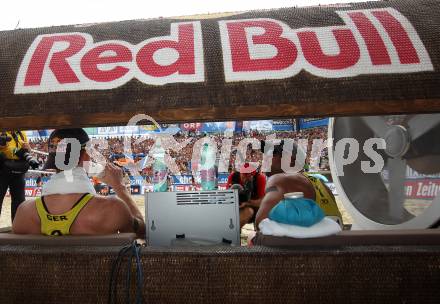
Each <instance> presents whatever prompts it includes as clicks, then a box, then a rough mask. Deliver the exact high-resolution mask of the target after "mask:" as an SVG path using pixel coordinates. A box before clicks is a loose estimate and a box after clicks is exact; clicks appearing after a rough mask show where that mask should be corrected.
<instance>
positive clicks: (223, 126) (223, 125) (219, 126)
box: [201, 121, 235, 133]
mask: <svg viewBox="0 0 440 304" xmlns="http://www.w3.org/2000/svg"><path fill="white" fill-rule="evenodd" d="M227 130H231V131H234V130H235V122H234V121H223V122H205V123H203V124H202V128H201V131H203V132H208V133H223V132H225V131H227Z"/></svg>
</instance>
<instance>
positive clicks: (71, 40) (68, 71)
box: [24, 34, 86, 86]
mask: <svg viewBox="0 0 440 304" xmlns="http://www.w3.org/2000/svg"><path fill="white" fill-rule="evenodd" d="M62 42H66V43H68V47H67V48H65V49H64V50H61V51H60V50H56V47H55V46H56V44H58V43H62ZM85 44H86V39H85V38H84V37H82V36H81V35H78V34H70V35H69V34H65V35H57V36H46V37H43V38H41V40H40V42H39V43H38V45H37V47H36V48H35V51H34V53H33V54H32V58H31V60H30V62H29V66H28V69H27V72H26V76H25V81H24V86H38V85H40V84H41V79H42V78H43V74H44V70H45V68H46V64H47V61H48V60H50V62H49V68H50V70H51V71H52V73H53V74H54V76H55V78H56V79H57V80H58V82H59V83H61V84H64V83H76V82H79V79H78V77H77V76H76V74H75V72H74V71H73V70H72V68H71V66H70V64H69V62H67V58H69V57H72V56H73V55H75V54H76V53H78V52H79V51H80V50H81V49H82V48H83V47H84V45H85ZM51 54H52V56H51Z"/></svg>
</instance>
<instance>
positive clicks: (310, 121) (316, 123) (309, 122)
mask: <svg viewBox="0 0 440 304" xmlns="http://www.w3.org/2000/svg"><path fill="white" fill-rule="evenodd" d="M328 121H329V119H328V118H301V119H300V120H299V128H300V129H309V128H315V127H322V126H327V125H328Z"/></svg>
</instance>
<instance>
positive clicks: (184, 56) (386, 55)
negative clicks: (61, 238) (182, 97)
mask: <svg viewBox="0 0 440 304" xmlns="http://www.w3.org/2000/svg"><path fill="white" fill-rule="evenodd" d="M336 13H337V14H338V15H339V17H340V18H341V20H342V22H341V24H340V25H332V26H326V27H311V28H298V29H293V28H291V27H289V26H288V25H287V24H285V23H283V22H281V21H279V20H275V19H270V18H266V19H261V18H259V19H242V20H221V21H219V22H218V25H219V30H220V39H221V47H222V53H223V62H221V60H219V64H223V71H224V79H225V81H226V82H235V81H253V80H263V79H283V78H290V77H294V76H295V75H297V74H298V73H300V72H301V71H306V72H308V73H310V74H312V75H315V76H317V77H323V78H340V77H355V76H358V75H364V74H388V73H413V72H420V71H432V70H433V66H432V63H431V60H430V58H429V55H428V53H427V51H426V48H425V46H424V45H423V43H422V41H421V39H420V37H419V35H418V34H417V32H416V31H415V29H414V27H413V26H412V25H411V23H410V22H409V21H408V19H407V18H406V17H405V16H403V15H402V14H401V13H400V12H398V11H397V10H395V9H392V8H385V9H365V10H347V11H344V10H341V11H337V12H336ZM202 41H203V37H202V26H201V23H200V21H194V22H182V23H172V24H171V25H170V35H168V36H161V37H155V38H150V39H147V40H144V41H142V42H140V43H139V44H136V45H133V44H131V43H128V42H126V41H121V40H111V41H101V42H94V41H93V37H92V36H91V35H90V34H87V33H79V32H78V33H59V34H49V35H40V36H38V37H36V38H35V40H34V42H33V43H32V45H31V46H30V48H29V49H28V51H27V53H26V55H25V57H24V59H23V61H22V64H21V66H20V69H19V72H18V75H17V80H16V84H15V94H26V93H45V92H54V91H75V90H104V89H112V88H116V87H119V86H121V85H123V84H125V83H127V82H128V81H130V80H132V79H133V78H135V79H137V80H139V81H141V82H143V83H145V84H148V85H156V86H159V85H165V84H167V83H196V82H204V81H205V76H204V75H205V62H204V51H205V52H209V50H204V48H203V44H202Z"/></svg>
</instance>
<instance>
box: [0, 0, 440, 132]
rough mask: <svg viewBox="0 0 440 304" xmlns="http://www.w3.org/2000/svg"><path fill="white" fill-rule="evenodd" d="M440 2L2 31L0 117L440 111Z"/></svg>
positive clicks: (25, 124) (36, 123)
mask: <svg viewBox="0 0 440 304" xmlns="http://www.w3.org/2000/svg"><path fill="white" fill-rule="evenodd" d="M439 28H440V2H439V1H437V0H421V1H413V0H399V1H386V2H385V1H380V2H366V3H356V4H343V5H334V6H325V7H308V8H283V9H276V10H264V11H249V12H241V13H231V14H221V15H204V16H192V17H191V16H190V17H179V18H160V19H151V20H134V21H123V22H114V23H100V24H84V25H70V26H57V27H49V28H37V29H19V30H14V31H4V32H0V102H1V107H0V129H10V128H20V129H41V128H55V127H67V126H82V127H86V126H102V125H125V124H127V122H128V121H129V119H130V118H131V117H132V116H133V115H134V114H139V113H143V114H148V115H150V116H151V117H153V118H155V119H156V120H157V121H160V122H181V121H215V120H242V119H263V118H268V117H271V118H282V117H294V116H313V117H316V116H338V115H374V114H404V113H411V112H425V113H427V112H438V111H440V73H439V69H440V31H439V30H438V29H439Z"/></svg>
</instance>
